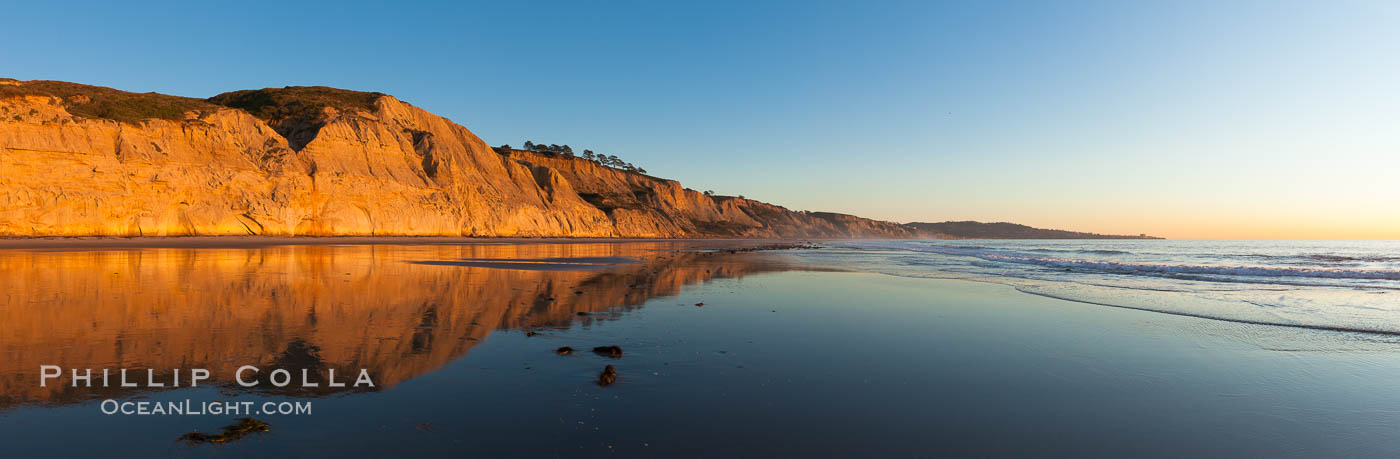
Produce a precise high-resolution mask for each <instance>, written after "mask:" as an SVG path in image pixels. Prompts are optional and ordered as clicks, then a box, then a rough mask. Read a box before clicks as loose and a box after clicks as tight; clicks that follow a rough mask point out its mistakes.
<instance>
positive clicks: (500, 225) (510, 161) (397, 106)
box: [0, 79, 920, 238]
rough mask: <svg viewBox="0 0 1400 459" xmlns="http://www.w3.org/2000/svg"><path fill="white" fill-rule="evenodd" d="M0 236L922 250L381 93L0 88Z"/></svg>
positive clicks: (886, 234) (883, 229)
mask: <svg viewBox="0 0 1400 459" xmlns="http://www.w3.org/2000/svg"><path fill="white" fill-rule="evenodd" d="M0 170H3V171H4V173H3V174H0V236H183V235H250V234H251V235H274V236H299V235H311V236H330V235H357V236H370V235H373V236H408V235H421V236H525V237H548V236H560V237H658V238H675V237H830V238H847V237H872V238H908V237H916V236H919V235H920V234H919V231H918V230H916V229H913V228H911V227H907V226H904V225H899V224H895V223H889V222H881V221H875V220H869V219H864V218H859V217H853V216H849V215H841V214H831V213H812V212H793V211H790V210H788V209H785V208H783V207H779V206H775V205H771V204H765V203H762V202H758V201H752V200H748V199H743V198H737V197H722V196H710V195H707V194H704V193H700V192H697V191H694V190H690V189H686V188H684V187H682V186H681V185H680V184H679V183H677V182H674V181H670V180H663V179H658V178H654V177H650V176H646V175H643V174H639V173H636V172H627V171H622V170H617V169H612V168H608V167H604V166H601V165H598V164H596V163H593V162H591V161H586V160H583V159H579V158H572V157H563V156H555V157H550V156H549V155H545V154H539V153H535V152H526V151H518V150H516V151H503V152H499V153H498V152H496V151H494V150H493V149H491V148H490V147H488V146H487V144H486V143H485V142H483V141H482V140H481V139H480V138H478V137H477V136H476V135H474V134H472V132H471V131H469V130H467V128H465V127H462V126H460V125H457V124H455V123H453V122H451V121H449V120H447V119H445V118H442V117H439V116H437V115H434V114H432V113H428V112H427V111H424V110H422V109H420V108H417V107H414V106H412V105H409V104H407V103H405V102H402V101H399V100H398V99H395V98H394V97H392V96H388V95H383V94H379V93H364V92H355V91H346V90H340V89H333V88H324V87H287V88H282V89H262V90H250V91H236V92H231V93H226V94H221V95H218V96H215V97H213V98H210V99H208V100H200V99H191V98H183V97H175V96H166V95H161V94H155V93H146V94H135V93H128V92H123V91H118V90H114V89H110V88H102V87H96V86H87V85H80V84H74V83H64V82H54V81H16V80H8V79H0Z"/></svg>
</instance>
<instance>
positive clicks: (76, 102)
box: [0, 80, 219, 123]
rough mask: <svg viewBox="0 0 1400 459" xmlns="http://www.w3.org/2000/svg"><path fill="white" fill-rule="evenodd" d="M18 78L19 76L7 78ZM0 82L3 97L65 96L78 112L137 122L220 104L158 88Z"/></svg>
mask: <svg viewBox="0 0 1400 459" xmlns="http://www.w3.org/2000/svg"><path fill="white" fill-rule="evenodd" d="M7 81H15V80H7ZM18 83H19V84H6V85H0V99H5V98H10V97H23V96H49V97H57V98H60V99H62V100H63V102H62V105H63V108H64V109H65V110H68V113H71V114H73V115H74V116H80V117H83V118H94V119H107V120H114V121H120V122H125V123H137V122H139V121H141V120H144V119H151V118H156V119H166V120H178V119H184V118H185V113H186V112H205V111H214V110H217V109H218V108H219V107H218V106H216V105H213V104H210V103H208V102H205V101H203V100H200V99H195V98H192V97H179V96H171V95H166V94H157V93H154V92H147V93H135V92H126V91H120V90H116V89H112V88H106V87H102V86H89V85H85V84H77V83H68V82H64V81H44V80H34V81H24V82H18Z"/></svg>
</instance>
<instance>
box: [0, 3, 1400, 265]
mask: <svg viewBox="0 0 1400 459" xmlns="http://www.w3.org/2000/svg"><path fill="white" fill-rule="evenodd" d="M9 11H10V12H11V16H12V17H14V18H22V19H23V20H18V21H12V24H10V26H9V27H7V28H6V29H5V30H3V31H0V37H4V38H5V39H6V40H5V41H6V43H10V45H7V46H4V47H0V62H4V63H5V64H6V65H4V66H3V67H0V77H10V78H17V79H22V80H32V79H47V80H64V81H73V82H79V83H86V84H95V85H102V86H110V87H114V88H118V89H123V90H128V91H137V92H146V91H155V92H161V93H166V94H175V95H182V96H196V97H209V96H212V95H214V94H218V93H220V92H225V91H230V90H235V89H249V88H262V87H281V86H287V85H327V86H335V87H341V88H347V89H356V90H365V91H379V92H384V93H388V94H391V95H394V96H396V97H398V98H400V99H402V100H405V101H407V102H410V103H412V104H414V105H417V106H420V107H423V108H425V109H427V110H429V111H432V112H434V113H437V114H439V115H442V116H445V117H447V118H450V119H452V120H453V121H456V122H458V123H460V124H462V125H464V126H466V127H467V128H468V129H471V130H472V131H473V132H475V133H476V134H477V135H479V136H481V137H482V138H483V139H484V140H486V142H488V143H490V144H492V145H500V144H510V145H513V146H517V147H518V146H520V144H522V143H523V142H524V141H526V140H531V141H535V142H543V143H557V144H569V145H571V146H572V147H574V149H575V150H579V151H581V150H582V149H584V148H588V149H591V150H593V151H596V152H599V153H605V154H615V155H617V156H620V157H622V158H623V159H625V160H627V161H630V162H633V163H635V164H636V165H638V166H641V167H644V168H646V169H647V170H648V171H649V172H650V173H651V174H653V175H657V176H660V177H665V178H670V179H675V180H678V181H680V182H681V183H682V184H684V185H686V186H688V187H691V188H694V189H700V190H706V189H713V190H715V191H716V192H718V193H721V194H728V195H744V196H747V197H750V198H753V199H758V200H762V201H767V202H772V203H775V204H779V205H783V206H786V207H788V208H790V209H793V210H813V211H831V212H840V213H848V214H855V215H860V216H863V217H870V218H876V219H882V220H890V221H896V222H901V223H903V222H914V221H922V222H941V221H961V220H976V221H983V222H1001V221H1005V222H1013V223H1019V224H1024V225H1029V226H1033V227H1038V228H1053V229H1063V230H1070V231H1083V232H1095V233H1103V234H1134V235H1135V234H1140V233H1145V234H1149V235H1154V236H1162V237H1167V238H1173V239H1400V212H1396V211H1395V209H1396V204H1397V203H1400V186H1396V185H1395V180H1396V179H1395V175H1396V173H1397V172H1400V129H1396V126H1397V125H1400V81H1397V80H1396V79H1395V75H1397V74H1400V36H1397V35H1396V34H1395V33H1394V24H1396V23H1400V4H1397V3H1393V2H1379V1H1375V2H1366V1H1357V2H1337V3H1325V4H1324V3H1309V2H1246V1H1240V2H1229V3H1225V4H1221V3H1214V2H1172V3H1170V4H1160V5H1156V4H1120V3H1116V2H1106V1H1105V2H1073V3H1053V4H1052V3H1012V2H968V3H938V4H934V3H931V2H930V3H924V2H875V3H856V2H763V3H760V4H750V3H744V2H719V3H707V4H703V5H659V4H651V3H647V2H636V3H628V2H615V3H606V4H577V3H570V2H557V3H556V2H544V3H531V4H514V5H506V4H496V3H471V4H457V3H451V2H443V3H441V4H431V5H430V4H424V5H422V6H416V5H415V6H405V7H400V8H395V9H386V8H384V7H383V6H382V5H381V4H370V3H354V2H351V3H347V4H346V6H345V7H343V8H335V9H330V10H326V9H322V8H319V7H317V6H312V5H300V4H294V3H292V4H289V3H261V2H251V3H239V4H183V3H170V4H165V5H160V6H155V5H144V6H132V5H119V4H108V3H97V2H77V4H76V5H75V4H67V3H66V4H63V5H61V6H60V5H50V4H20V5H12V6H11V7H10V8H9ZM272 12H275V14H274V13H272ZM428 13H431V14H428ZM56 31H57V32H61V33H55V32H56ZM268 31H277V32H276V33H269V32H268Z"/></svg>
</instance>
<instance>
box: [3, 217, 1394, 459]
mask: <svg viewBox="0 0 1400 459" xmlns="http://www.w3.org/2000/svg"><path fill="white" fill-rule="evenodd" d="M464 260H466V261H464ZM498 260H499V261H498ZM624 260H627V261H626V262H624ZM425 261H449V262H450V261H456V262H459V263H479V264H442V263H423V262H425ZM530 264H541V265H604V266H605V267H603V268H596V269H595V268H589V269H516V268H519V267H520V266H518V265H530ZM0 270H3V272H5V273H6V275H7V280H8V281H9V282H6V283H5V284H3V285H0V299H2V300H3V301H4V303H3V304H0V355H3V356H4V357H5V358H4V359H0V395H3V397H0V423H3V425H4V428H3V429H0V445H3V446H0V451H3V452H4V453H5V455H6V456H10V457H34V456H52V455H59V456H69V455H78V454H98V453H101V454H103V455H105V456H117V457H124V456H130V457H149V456H152V455H154V456H177V457H185V456H188V457H207V456H209V455H218V456H231V457H263V456H268V455H336V456H366V455H368V456H386V455H415V456H428V457H444V456H461V455H474V456H488V457H499V456H510V457H555V456H561V455H566V456H576V455H582V456H604V455H607V456H623V457H695V456H717V455H732V456H742V457H756V456H763V457H769V456H794V455H812V456H899V457H909V456H914V457H925V456H929V455H934V454H944V455H959V456H968V455H976V456H1026V455H1037V456H1042V455H1091V456H1105V455H1107V456H1126V455H1133V456H1174V457H1180V456H1208V457H1227V456H1229V457H1239V456H1269V457H1307V456H1319V455H1322V456H1380V455H1386V454H1389V453H1390V452H1391V451H1393V450H1394V449H1396V448H1397V447H1400V435H1397V433H1396V432H1400V411H1397V410H1395V409H1394V407H1397V406H1400V393H1397V392H1396V391H1393V390H1391V389H1390V386H1391V385H1392V382H1393V381H1396V380H1400V379H1397V378H1400V353H1397V352H1395V350H1394V349H1392V348H1391V346H1390V344H1389V343H1376V344H1375V345H1360V346H1357V347H1347V346H1341V347H1339V346H1330V345H1319V343H1333V342H1336V340H1337V339H1338V338H1345V337H1347V336H1349V335H1346V334H1344V333H1339V332H1322V331H1313V330H1294V329H1281V328H1278V327H1267V326H1259V325H1249V324H1237V323H1229V322H1219V321H1210V320H1203V319H1197V318H1191V317H1181V316H1171V315H1163V314H1155V313H1151V312H1144V311H1135V310H1124V309H1116V308H1105V307H1100V306H1095V305H1089V304H1083V303H1073V302H1067V301H1060V300H1055V299H1051V298H1044V297H1036V296H1030V295H1026V294H1022V293H1020V292H1017V291H1015V290H1014V289H1012V288H1010V287H1005V286H1000V285H991V284H982V283H973V282H965V281H955V280H929V279H907V278H896V277H890V276H883V275H878V274H869V273H852V272H831V271H829V270H809V269H808V268H807V267H805V266H804V265H802V264H798V263H796V262H795V261H794V260H793V259H792V257H790V256H788V255H785V254H782V253H726V252H725V251H696V250H695V247H694V246H693V245H690V243H688V242H675V241H664V242H662V241H651V242H636V243H615V242H612V241H609V242H606V243H569V244H564V243H546V244H515V243H512V244H476V243H473V244H460V245H457V244H427V245H382V244H381V245H290V246H269V247H256V248H221V249H190V248H154V249H131V250H128V249H118V250H81V251H50V250H8V251H0ZM699 304H703V306H697V305H699ZM1348 339H1349V338H1345V339H1343V342H1346V343H1353V344H1355V342H1354V341H1349V340H1348ZM1281 343H1287V344H1289V345H1290V346H1289V347H1287V348H1281V347H1279V345H1280V344H1281ZM611 345H617V346H619V347H620V348H621V349H622V351H623V353H622V354H621V355H618V356H616V357H614V356H609V355H599V354H595V353H593V352H589V351H588V350H589V349H592V348H594V347H598V346H611ZM561 346H570V347H572V348H573V349H575V350H576V351H575V352H572V353H568V354H566V355H560V354H558V353H556V350H557V349H559V348H560V347H561ZM43 363H57V364H60V365H63V366H65V367H80V368H81V367H87V366H91V367H94V368H102V367H114V366H123V367H141V368H145V367H149V368H156V369H163V368H172V367H189V366H196V367H207V368H210V369H211V370H212V371H213V372H214V373H215V375H216V377H215V378H214V379H213V380H212V381H211V383H210V385H209V386H207V387H199V388H179V389H154V390H148V389H142V390H135V391H133V390H128V389H113V390H108V391H95V390H87V389H82V388H78V389H73V388H54V387H52V386H50V387H48V388H39V387H37V383H36V382H37V377H36V376H37V375H36V374H35V373H36V370H37V367H38V366H39V365H40V364H43ZM242 364H253V365H258V366H260V367H264V368H272V367H287V368H309V369H313V370H324V369H329V368H334V369H338V370H344V371H351V370H353V369H356V368H367V369H369V371H371V372H372V373H373V374H374V378H375V381H376V383H378V384H377V387H375V388H373V389H368V390H327V389H324V388H322V389H316V390H302V389H297V390H275V389H270V388H266V387H259V388H256V389H244V388H240V387H238V386H237V385H236V384H233V382H232V381H231V380H230V379H229V378H228V377H227V375H228V374H229V373H230V372H231V371H232V369H233V368H235V367H236V366H238V365H242ZM607 365H612V366H613V367H615V370H616V379H615V381H613V382H612V383H611V384H609V385H607V386H600V385H599V384H598V381H599V376H600V371H601V370H603V368H604V367H605V366H607ZM313 373H314V372H313ZM220 375H222V376H220ZM106 398H117V399H121V400H148V401H177V400H184V399H193V400H240V401H242V400H247V401H259V402H261V401H286V400H296V401H312V402H314V403H315V411H314V412H313V414H312V415H309V416H284V415H271V416H258V419H260V420H263V421H266V422H268V423H269V424H270V428H269V431H268V432H266V433H261V434H256V435H252V436H250V437H248V438H245V439H242V440H239V441H236V442H232V443H228V444H223V445H219V446H210V445H202V446H195V447H190V446H187V445H185V444H183V443H180V442H177V441H176V440H177V439H178V438H180V437H181V436H182V435H184V434H186V433H189V432H191V431H193V430H198V431H200V432H217V431H218V429H219V428H220V427H221V426H225V425H230V424H233V423H234V418H235V416H227V415H225V416H212V415H204V416H120V415H117V416H109V415H104V414H102V413H101V412H100V411H99V408H98V404H99V403H100V401H101V400H103V399H106ZM74 438H80V439H83V441H72V439H74Z"/></svg>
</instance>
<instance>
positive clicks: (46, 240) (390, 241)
mask: <svg viewBox="0 0 1400 459" xmlns="http://www.w3.org/2000/svg"><path fill="white" fill-rule="evenodd" d="M806 240H807V239H801V240H798V239H624V238H596V239H590V238H480V237H438V236H422V237H418V236H396V237H384V236H325V237H317V236H298V237H282V236H179V237H36V238H24V237H18V238H13V237H12V238H0V250H5V249H21V250H23V249H58V250H101V249H155V248H185V249H230V248H258V247H273V246H279V245H427V244H450V245H461V244H579V243H588V244H599V243H601V244H630V243H639V242H641V243H644V242H667V243H676V244H693V245H696V246H703V247H730V246H735V247H746V246H754V245H761V244H771V243H785V242H799V241H806Z"/></svg>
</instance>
